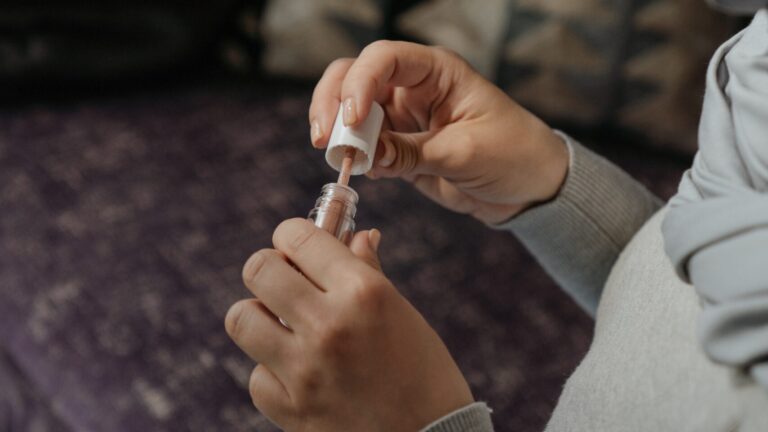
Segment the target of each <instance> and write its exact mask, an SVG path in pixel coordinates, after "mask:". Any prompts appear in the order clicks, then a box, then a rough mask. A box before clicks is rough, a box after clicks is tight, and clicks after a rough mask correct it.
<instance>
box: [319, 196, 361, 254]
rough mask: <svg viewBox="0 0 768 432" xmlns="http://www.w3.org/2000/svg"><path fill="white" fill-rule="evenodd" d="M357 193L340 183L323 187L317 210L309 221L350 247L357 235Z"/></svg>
mask: <svg viewBox="0 0 768 432" xmlns="http://www.w3.org/2000/svg"><path fill="white" fill-rule="evenodd" d="M357 200H358V196H357V192H355V191H354V189H352V188H351V187H349V186H346V185H343V184H340V183H328V184H327V185H325V186H323V189H322V192H321V193H320V198H318V199H317V202H316V203H315V208H313V209H312V211H310V212H309V219H310V220H312V221H313V222H314V223H315V226H317V227H318V228H322V229H324V230H325V231H328V232H329V233H331V234H332V235H333V236H335V237H336V238H337V239H339V241H341V242H342V243H344V244H345V245H349V242H350V241H352V236H353V235H354V234H355V212H357Z"/></svg>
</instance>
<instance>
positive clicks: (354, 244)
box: [349, 228, 381, 271]
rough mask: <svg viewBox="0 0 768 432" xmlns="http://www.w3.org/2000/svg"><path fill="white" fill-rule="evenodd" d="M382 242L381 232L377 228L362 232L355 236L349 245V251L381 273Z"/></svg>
mask: <svg viewBox="0 0 768 432" xmlns="http://www.w3.org/2000/svg"><path fill="white" fill-rule="evenodd" d="M380 242H381V232H380V231H379V230H377V229H376V228H374V229H372V230H369V231H360V232H358V233H356V234H355V236H354V237H353V238H352V241H351V242H350V243H349V250H351V251H352V253H353V254H354V255H355V256H356V257H358V258H360V259H361V260H363V261H365V262H366V264H368V265H370V266H371V267H373V268H374V269H376V270H378V271H381V263H380V262H379V254H378V251H379V243H380Z"/></svg>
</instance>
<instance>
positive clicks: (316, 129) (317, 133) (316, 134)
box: [309, 120, 323, 148]
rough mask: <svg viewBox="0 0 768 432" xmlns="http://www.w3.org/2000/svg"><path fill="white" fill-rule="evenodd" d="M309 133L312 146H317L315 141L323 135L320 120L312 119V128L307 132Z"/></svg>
mask: <svg viewBox="0 0 768 432" xmlns="http://www.w3.org/2000/svg"><path fill="white" fill-rule="evenodd" d="M309 135H310V138H311V139H312V146H313V147H315V148H317V142H318V141H320V138H322V137H323V131H322V129H320V122H318V121H317V120H312V128H311V130H310V132H309Z"/></svg>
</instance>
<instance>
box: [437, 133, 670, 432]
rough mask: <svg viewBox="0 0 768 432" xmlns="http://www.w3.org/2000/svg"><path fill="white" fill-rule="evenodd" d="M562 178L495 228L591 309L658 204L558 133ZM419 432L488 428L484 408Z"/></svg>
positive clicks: (449, 417) (488, 430)
mask: <svg viewBox="0 0 768 432" xmlns="http://www.w3.org/2000/svg"><path fill="white" fill-rule="evenodd" d="M560 135H561V136H562V137H563V139H564V142H565V144H566V145H567V146H568V149H569V152H570V165H569V171H568V176H567V178H566V180H565V184H564V185H563V187H562V189H561V191H560V193H559V194H558V196H557V198H556V199H554V200H552V201H550V202H548V203H545V204H542V205H539V206H537V207H534V208H532V209H530V210H528V211H526V212H524V213H522V214H520V215H518V216H517V217H515V218H514V219H512V220H510V221H509V222H506V223H504V224H501V225H497V226H495V227H493V228H496V229H500V230H506V231H511V232H513V233H514V234H515V235H517V237H518V238H519V239H520V240H521V241H522V242H523V244H525V246H526V247H527V248H528V249H529V250H530V251H531V252H532V253H533V255H534V256H535V257H536V258H537V260H538V261H539V263H540V264H541V265H542V266H543V267H544V268H545V269H546V270H547V272H549V274H550V275H551V276H552V277H553V278H554V279H555V280H556V281H557V282H558V283H559V284H560V285H561V286H562V287H563V289H564V290H565V291H566V292H567V293H568V294H569V295H571V296H572V297H573V298H574V300H576V302H577V303H579V304H580V305H581V306H582V307H584V308H585V309H586V310H587V311H588V312H589V313H591V314H594V312H595V310H596V308H597V303H598V301H599V299H600V294H601V290H602V287H603V285H604V283H605V280H606V279H607V278H608V274H609V273H610V271H611V268H612V267H613V263H614V262H615V261H616V259H617V258H618V256H619V253H621V251H622V250H623V249H624V246H626V244H627V243H628V242H629V240H630V239H631V238H632V236H633V235H634V233H635V232H637V230H639V229H640V227H641V226H642V225H643V224H644V223H645V221H646V220H647V219H648V218H650V217H651V216H652V215H653V214H654V213H655V212H656V210H658V209H659V207H660V206H661V201H660V200H659V199H658V198H656V197H655V196H653V195H652V194H651V193H650V192H649V191H648V190H647V189H646V188H645V187H643V186H642V185H641V184H640V183H638V182H636V181H635V180H634V179H632V178H631V177H630V176H629V175H628V174H627V173H625V172H624V171H622V170H621V169H620V168H618V167H616V166H615V165H613V164H612V163H610V162H608V161H607V160H605V159H604V158H602V157H600V156H598V155H596V154H595V153H593V152H591V151H590V150H588V149H586V148H585V147H583V146H581V145H580V144H579V143H577V142H576V141H574V140H572V139H571V138H569V137H568V136H566V135H564V134H560ZM424 431H425V432H460V431H462V432H491V431H493V426H492V424H491V419H490V410H489V409H488V407H487V406H486V405H485V404H484V403H474V404H472V405H469V406H467V407H464V408H462V409H460V410H458V411H456V412H454V413H451V414H449V415H447V416H445V417H443V418H442V419H439V420H438V421H436V422H434V423H432V424H431V425H429V426H428V427H427V428H425V429H424Z"/></svg>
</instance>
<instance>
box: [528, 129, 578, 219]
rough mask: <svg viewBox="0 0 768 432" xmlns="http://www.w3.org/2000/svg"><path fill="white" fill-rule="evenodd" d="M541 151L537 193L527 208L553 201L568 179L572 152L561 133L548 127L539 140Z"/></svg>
mask: <svg viewBox="0 0 768 432" xmlns="http://www.w3.org/2000/svg"><path fill="white" fill-rule="evenodd" d="M537 142H538V143H539V144H540V150H539V151H537V152H536V154H537V158H536V159H537V163H535V164H534V166H535V167H536V168H535V169H536V176H535V178H536V183H537V187H536V188H535V190H536V193H535V196H534V198H533V199H532V200H530V201H529V202H528V203H527V204H528V205H527V206H526V208H528V207H533V206H536V205H539V204H542V203H545V202H548V201H552V200H553V199H555V198H556V197H557V195H558V194H559V193H560V190H561V189H562V188H563V184H565V179H566V178H567V177H568V167H569V165H570V162H571V155H570V150H569V149H568V144H567V143H566V139H565V137H564V136H563V135H562V133H561V132H559V131H555V130H553V129H551V128H549V127H548V126H547V127H546V130H545V131H542V132H541V137H540V138H538V139H537Z"/></svg>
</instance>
